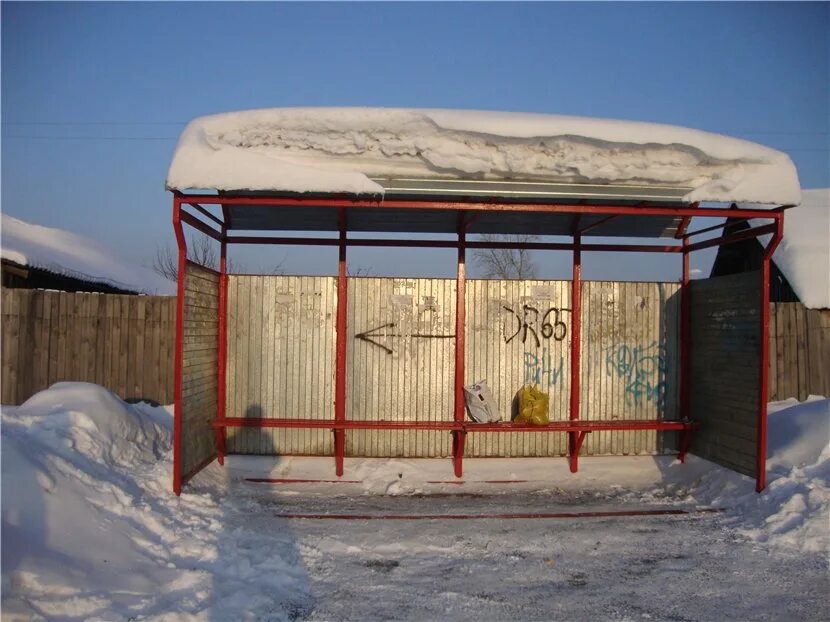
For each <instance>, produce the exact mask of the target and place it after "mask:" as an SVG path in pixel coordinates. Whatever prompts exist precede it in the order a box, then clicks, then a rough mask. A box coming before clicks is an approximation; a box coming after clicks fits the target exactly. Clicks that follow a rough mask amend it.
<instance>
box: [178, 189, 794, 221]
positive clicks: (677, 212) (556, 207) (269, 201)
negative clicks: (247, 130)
mask: <svg viewBox="0 0 830 622" xmlns="http://www.w3.org/2000/svg"><path fill="white" fill-rule="evenodd" d="M177 196H179V198H180V199H181V200H182V201H184V202H187V203H192V202H195V203H207V204H213V205H265V206H268V205H270V206H274V207H306V206H314V207H332V208H337V207H344V208H350V207H353V208H373V209H416V210H457V211H467V212H469V211H472V212H539V213H553V214H557V213H558V214H605V215H612V214H617V215H621V216H626V215H628V216H700V217H711V218H725V217H726V216H732V217H744V218H778V217H779V216H780V214H781V212H774V211H771V210H749V209H737V210H734V209H727V208H712V207H694V206H688V207H677V206H673V205H644V206H640V207H638V206H633V205H611V204H607V205H582V204H573V203H497V202H461V201H398V200H389V201H387V200H383V199H380V200H378V199H350V198H315V197H303V198H300V197H266V196H239V195H221V196H220V195H212V194H193V195H188V194H178V195H177Z"/></svg>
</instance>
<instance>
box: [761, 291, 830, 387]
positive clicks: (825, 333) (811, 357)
mask: <svg viewBox="0 0 830 622" xmlns="http://www.w3.org/2000/svg"><path fill="white" fill-rule="evenodd" d="M769 337H770V351H769V399H770V401H775V400H783V399H787V398H788V397H796V398H798V399H800V400H804V399H806V398H807V396H808V395H810V394H812V395H824V396H830V309H806V308H805V307H804V305H802V304H801V303H800V302H774V303H771V304H770V318H769Z"/></svg>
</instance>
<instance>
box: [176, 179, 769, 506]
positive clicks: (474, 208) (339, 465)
mask: <svg viewBox="0 0 830 622" xmlns="http://www.w3.org/2000/svg"><path fill="white" fill-rule="evenodd" d="M201 204H208V205H221V206H222V215H223V218H222V219H220V218H218V217H216V216H214V215H213V214H211V213H210V212H209V211H208V210H206V209H205V208H204V207H202V205H201ZM183 205H189V206H191V207H192V208H193V209H195V210H196V211H197V212H198V213H200V214H202V215H203V216H204V217H205V218H207V219H208V220H210V221H211V222H212V223H215V224H217V225H219V226H220V227H221V231H216V229H214V228H213V227H212V226H210V225H209V224H208V223H206V222H203V221H202V220H199V219H198V218H197V217H196V216H195V215H193V214H190V213H188V212H185V211H184V210H183V209H182V207H183ZM232 205H261V206H281V207H298V208H301V207H303V206H307V205H314V206H318V207H331V208H336V209H337V210H338V232H339V234H338V237H336V238H334V237H284V236H280V237H268V236H239V235H228V231H229V230H231V228H232V227H231V223H230V218H229V217H230V213H229V209H228V206H232ZM352 207H359V208H375V209H420V210H423V209H429V210H454V211H456V212H457V213H458V232H457V240H402V239H387V238H374V239H367V238H364V239H348V237H347V231H348V227H347V216H348V209H349V208H352ZM489 211H510V212H526V213H563V214H572V215H574V216H575V219H574V222H573V228H572V235H573V243H547V242H531V243H511V242H490V241H488V242H484V241H468V240H467V229H468V227H469V226H470V224H471V223H472V222H474V221H475V220H476V219H477V218H478V217H479V216H480V215H481V214H482V213H484V212H489ZM582 214H593V215H603V216H605V217H604V218H602V219H601V220H599V221H597V222H595V223H592V224H590V225H587V226H585V227H583V228H581V229H580V227H579V224H580V222H579V221H580V217H581V215H582ZM626 215H632V216H675V217H680V218H681V221H680V224H679V226H678V229H677V232H676V234H675V238H677V239H679V240H680V241H681V242H682V244H672V245H657V244H648V245H636V244H586V243H583V242H582V235H583V234H584V233H586V232H588V231H590V230H593V229H596V228H597V227H599V226H600V225H602V224H604V223H606V222H608V221H611V220H613V219H614V218H617V217H619V216H626ZM727 216H728V217H729V218H741V219H745V220H750V219H766V220H772V223H771V224H767V225H762V226H759V227H754V228H751V229H748V230H745V231H742V232H740V233H738V234H733V235H726V236H720V237H716V238H711V239H707V240H703V241H699V242H695V243H692V242H690V240H689V238H690V237H691V236H694V235H697V234H700V233H705V232H709V231H715V230H717V229H720V228H723V225H716V226H713V227H707V228H704V229H698V230H697V231H693V232H687V228H688V226H689V223H690V221H691V219H692V218H693V217H703V218H724V217H727ZM183 224H188V225H190V226H192V227H193V228H195V229H196V230H198V231H200V232H202V233H204V234H205V235H208V236H210V237H211V238H213V239H215V240H217V241H219V242H220V244H221V255H220V266H219V275H220V281H219V283H220V287H219V344H218V367H217V379H218V390H217V400H218V408H217V418H216V420H215V421H214V422H213V426H214V427H215V428H216V446H217V456H218V458H219V462H220V463H223V462H224V456H225V430H226V428H227V427H257V428H271V427H275V428H324V429H331V430H332V432H333V434H334V457H335V470H336V473H337V476H338V477H340V476H342V475H343V462H344V455H345V434H346V430H358V429H386V430H406V429H415V430H417V429H422V430H445V431H448V432H450V433H451V434H452V436H453V466H454V471H455V475H456V477H461V476H462V473H463V470H462V469H463V465H462V461H463V455H464V441H465V438H466V435H467V433H469V432H478V431H482V432H484V431H490V432H493V431H499V432H502V431H510V432H517V431H522V432H564V433H567V434H568V454H569V465H570V468H571V471H573V472H575V471H576V470H577V468H578V458H579V451H580V448H581V446H582V443H583V441H584V439H585V436H586V435H587V434H589V433H590V432H592V431H599V430H676V431H679V432H680V434H681V436H680V442H679V453H678V458H679V459H680V460H681V461H682V460H683V459H684V457H685V455H686V451H687V450H688V446H689V441H690V438H691V432H692V431H693V430H694V429H695V428H696V427H697V426H696V425H695V424H694V423H691V422H690V421H689V414H690V398H689V396H690V392H691V387H690V385H689V381H688V379H689V365H690V363H689V361H690V352H691V343H690V341H691V339H690V326H691V322H690V318H691V304H690V293H689V292H690V289H689V272H690V271H689V255H690V253H692V252H694V251H696V250H701V249H704V248H709V247H712V246H722V245H725V244H733V243H736V242H740V241H742V240H746V239H750V238H755V237H757V236H760V235H766V234H773V237H772V240H771V241H770V243H769V244H768V245H767V247H766V248H765V250H764V258H763V264H762V274H761V276H762V279H763V284H762V289H761V303H762V316H761V329H760V330H761V365H760V369H759V373H760V395H759V415H758V416H759V421H758V429H759V434H758V465H757V473H756V480H757V489H758V490H759V491H760V490H763V488H764V486H765V468H766V388H767V366H768V358H769V353H768V344H767V341H766V339H767V332H768V325H769V261H770V257H771V256H772V253H773V252H774V251H775V248H776V246H777V245H778V243H779V242H780V239H781V236H782V231H783V229H782V227H783V210H773V211H768V210H746V209H737V208H732V209H729V210H725V209H719V208H702V207H700V206H698V205H697V204H693V205H690V206H684V207H678V206H676V205H637V206H632V205H608V204H606V205H585V204H584V203H577V204H562V203H551V204H536V203H530V204H528V203H497V202H475V203H467V202H448V201H429V200H423V201H421V200H417V201H397V200H394V201H385V200H382V199H380V200H366V199H354V198H350V197H323V198H319V197H318V198H305V197H272V196H250V197H249V196H240V195H221V196H220V195H185V194H182V193H179V192H175V193H174V197H173V226H174V230H175V232H176V241H177V245H178V251H179V276H178V283H177V291H178V302H177V307H176V314H177V316H176V317H177V321H176V367H175V374H176V378H175V382H174V387H175V402H176V414H175V419H174V465H173V471H174V474H173V489H174V491H175V492H176V494H179V493H180V491H181V487H182V485H183V484H184V483H185V482H186V481H187V479H188V478H189V477H190V476H192V475H193V473H191V474H187V475H185V474H182V472H181V444H182V439H181V435H182V425H181V423H182V422H181V416H180V413H181V402H182V369H183V367H182V363H183V350H182V347H183V343H182V342H183V338H182V331H183V323H184V305H183V303H184V272H185V265H186V261H187V244H186V241H185V237H184V233H183V229H182V225H183ZM228 244H283V245H318V246H337V247H338V275H337V294H338V296H337V311H336V331H337V335H336V342H335V397H334V419H333V420H318V419H256V418H244V417H242V418H240V417H228V416H227V412H226V405H225V401H226V400H225V396H226V390H227V388H226V384H227V377H226V375H227V374H226V360H227V332H228V326H227V286H228V285H227V284H228V274H227V261H226V254H227V245H228ZM348 246H359V247H415V248H456V249H457V250H458V265H457V274H456V330H455V337H454V339H455V373H454V407H453V420H452V421H348V420H347V419H346V353H347V342H346V330H347V321H348V320H347V318H348V313H347V308H348V278H347V272H346V249H347V247H348ZM468 248H474V249H482V248H514V249H527V250H561V251H572V252H573V279H572V282H571V288H572V289H571V297H572V305H571V306H572V317H573V320H572V322H573V325H572V330H571V394H570V397H569V402H570V403H569V419H568V420H567V421H555V422H552V423H551V424H550V425H547V426H528V425H517V424H512V423H497V424H472V423H470V422H467V421H465V410H466V409H465V403H464V363H465V343H464V334H465V322H466V320H465V307H466V305H465V290H466V270H465V259H466V249H468ZM582 251H614V252H657V253H682V256H683V264H682V265H683V274H682V279H681V337H680V349H681V352H680V360H681V363H680V364H681V379H680V402H681V420H680V421H659V420H624V421H620V420H607V421H601V420H600V421H598V420H592V421H581V420H580V419H579V415H580V400H579V397H580V348H581V325H582V321H581V283H582V274H581V267H582V266H581V259H582ZM211 460H212V458H211ZM208 462H210V460H208V461H206V463H205V464H207V463H208ZM202 466H204V465H202ZM199 468H201V466H200V467H199ZM198 470H199V469H196V470H195V471H194V473H195V472H197V471H198Z"/></svg>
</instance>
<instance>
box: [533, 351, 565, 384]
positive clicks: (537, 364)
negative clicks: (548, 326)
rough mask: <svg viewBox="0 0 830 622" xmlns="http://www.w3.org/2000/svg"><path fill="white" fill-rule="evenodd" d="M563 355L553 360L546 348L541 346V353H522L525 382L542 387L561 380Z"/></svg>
mask: <svg viewBox="0 0 830 622" xmlns="http://www.w3.org/2000/svg"><path fill="white" fill-rule="evenodd" d="M564 360H565V359H564V357H562V356H560V357H559V360H558V361H555V362H554V361H553V359H552V358H551V355H550V350H549V349H548V348H543V349H542V353H541V354H534V353H533V352H525V353H524V366H525V379H524V382H525V384H536V385H539V386H542V387H546V386H547V387H551V386H553V385H556V384H558V383H559V382H560V381H561V380H562V366H563V364H564Z"/></svg>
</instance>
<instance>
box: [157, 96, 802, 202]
mask: <svg viewBox="0 0 830 622" xmlns="http://www.w3.org/2000/svg"><path fill="white" fill-rule="evenodd" d="M371 177H398V178H401V177H415V178H422V179H425V178H426V179H428V178H454V179H459V178H460V179H520V180H525V181H528V180H533V181H548V182H567V183H590V184H610V183H614V184H638V183H650V184H658V185H665V186H668V187H676V188H683V189H687V190H688V193H687V194H686V195H685V197H684V199H685V200H686V201H690V202H691V201H726V202H731V201H744V202H755V203H764V204H795V203H798V202H799V200H800V188H799V183H798V176H797V173H796V169H795V166H794V165H793V163H792V161H791V160H790V158H789V157H788V156H787V155H785V154H784V153H781V152H779V151H775V150H773V149H770V148H767V147H764V146H761V145H758V144H755V143H751V142H748V141H745V140H739V139H736V138H730V137H727V136H721V135H718V134H712V133H709V132H702V131H698V130H692V129H687V128H683V127H675V126H670V125H659V124H654V123H641V122H633V121H617V120H611V119H592V118H585V117H573V116H559V115H544V114H521V113H507V112H485V111H474V110H427V109H421V110H419V109H394V108H273V109H262V110H250V111H245V112H232V113H226V114H217V115H212V116H206V117H200V118H197V119H195V120H194V121H192V122H191V123H190V124H189V125H188V126H187V127H186V128H185V130H184V132H183V133H182V135H181V137H180V139H179V142H178V145H177V147H176V151H175V153H174V156H173V162H172V164H171V166H170V170H169V173H168V176H167V188H169V189H178V190H186V189H191V188H212V189H218V190H271V191H294V192H347V193H355V194H362V193H370V194H377V193H380V192H382V188H381V186H380V185H378V184H377V183H375V182H374V181H372V180H371V179H370V178H371Z"/></svg>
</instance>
